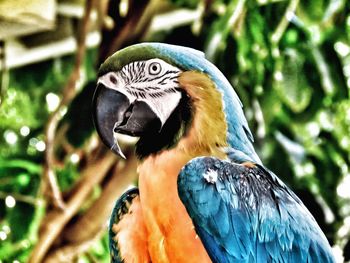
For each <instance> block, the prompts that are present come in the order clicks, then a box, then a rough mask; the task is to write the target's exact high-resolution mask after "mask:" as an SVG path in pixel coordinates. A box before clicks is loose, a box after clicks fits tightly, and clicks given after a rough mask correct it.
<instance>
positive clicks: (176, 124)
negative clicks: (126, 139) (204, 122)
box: [136, 90, 193, 159]
mask: <svg viewBox="0 0 350 263" xmlns="http://www.w3.org/2000/svg"><path fill="white" fill-rule="evenodd" d="M181 93H182V94H181V99H180V102H179V104H178V105H177V107H176V108H175V110H174V111H173V112H172V114H171V115H170V116H169V118H168V119H167V121H166V122H165V123H164V125H163V127H162V129H161V130H160V132H153V133H149V134H145V135H143V136H142V137H140V139H139V141H138V142H137V144H136V155H137V156H138V158H140V159H143V158H145V157H147V156H149V155H151V154H155V153H158V152H160V151H162V150H165V149H169V148H172V147H174V146H176V145H177V143H178V142H179V140H180V139H181V138H182V137H184V136H186V134H187V132H188V129H189V127H190V125H191V123H192V117H193V107H192V101H191V98H190V97H189V96H188V95H187V94H186V92H185V91H183V90H181Z"/></svg>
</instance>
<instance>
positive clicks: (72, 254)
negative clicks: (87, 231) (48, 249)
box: [44, 231, 104, 263]
mask: <svg viewBox="0 0 350 263" xmlns="http://www.w3.org/2000/svg"><path fill="white" fill-rule="evenodd" d="M103 233H104V231H100V232H98V233H97V234H96V235H95V236H93V237H92V238H90V239H89V240H86V241H85V242H82V243H78V244H70V245H67V246H64V247H62V248H60V249H59V250H55V251H54V252H52V253H50V254H49V256H48V257H47V258H46V259H45V260H44V262H45V263H58V262H62V263H63V262H73V260H74V259H75V258H76V257H77V256H78V255H80V254H82V253H84V252H86V251H87V250H88V249H89V248H90V247H91V245H93V244H94V242H95V241H96V240H98V239H99V238H101V236H102V234H103Z"/></svg>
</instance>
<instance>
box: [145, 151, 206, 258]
mask: <svg viewBox="0 0 350 263" xmlns="http://www.w3.org/2000/svg"><path fill="white" fill-rule="evenodd" d="M171 155H172V154H171V153H168V154H167V153H165V154H163V155H162V156H161V157H151V158H148V159H147V161H145V162H144V163H142V164H141V165H140V166H139V174H140V178H139V188H140V198H141V199H140V201H141V206H142V211H143V218H144V223H145V226H146V229H147V233H148V251H149V254H150V257H151V259H152V262H211V261H210V259H209V257H208V255H207V253H206V250H205V249H204V247H203V245H202V242H201V240H200V239H199V238H198V236H197V235H196V232H195V230H194V227H193V224H192V221H191V219H190V217H189V216H188V214H187V211H186V209H185V207H184V205H183V204H182V202H181V200H180V199H179V196H178V191H177V176H178V174H179V172H180V170H181V168H182V167H183V165H184V163H187V161H189V160H187V158H186V157H185V156H178V158H175V160H174V158H170V157H171ZM194 252H195V253H194Z"/></svg>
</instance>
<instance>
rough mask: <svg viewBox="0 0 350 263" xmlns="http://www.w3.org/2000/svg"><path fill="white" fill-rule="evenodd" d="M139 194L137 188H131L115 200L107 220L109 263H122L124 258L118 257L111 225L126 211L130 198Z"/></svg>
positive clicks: (117, 248)
mask: <svg viewBox="0 0 350 263" xmlns="http://www.w3.org/2000/svg"><path fill="white" fill-rule="evenodd" d="M138 195H139V190H138V188H132V189H130V190H128V191H126V192H125V193H124V194H123V195H122V196H121V197H120V198H119V199H118V200H117V202H116V204H115V206H114V208H113V211H112V215H111V218H110V220H109V229H108V236H109V251H110V253H111V263H123V262H124V260H123V259H122V258H121V257H120V254H119V247H118V243H117V242H116V241H115V239H114V236H115V235H116V233H114V232H113V230H112V229H113V225H114V224H118V222H119V221H120V220H121V217H122V216H123V215H124V214H126V213H127V212H128V209H129V206H130V203H131V202H132V200H133V199H134V198H135V197H136V196H138Z"/></svg>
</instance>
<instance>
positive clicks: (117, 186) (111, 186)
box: [45, 157, 136, 262]
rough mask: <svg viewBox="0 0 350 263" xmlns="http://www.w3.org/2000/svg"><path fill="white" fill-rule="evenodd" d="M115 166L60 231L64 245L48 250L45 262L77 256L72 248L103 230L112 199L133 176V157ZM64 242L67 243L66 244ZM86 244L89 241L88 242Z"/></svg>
mask: <svg viewBox="0 0 350 263" xmlns="http://www.w3.org/2000/svg"><path fill="white" fill-rule="evenodd" d="M121 166H122V165H118V166H116V167H115V170H114V173H113V176H112V177H111V178H110V179H109V181H108V182H107V183H106V184H105V187H104V189H103V191H102V194H101V196H100V197H99V198H98V199H97V200H96V201H95V203H94V204H93V205H92V206H91V207H90V208H89V209H88V211H87V212H86V213H85V214H84V215H83V216H81V217H80V218H79V219H78V220H77V221H76V222H75V223H74V224H73V225H71V226H68V227H67V228H66V229H65V230H64V231H63V234H62V235H63V236H64V237H63V239H64V240H63V242H62V243H64V244H65V245H64V246H62V247H59V248H57V249H56V250H54V251H53V252H51V253H50V254H49V255H48V256H47V258H46V260H45V262H60V259H62V258H65V259H67V257H73V256H77V255H78V254H79V253H82V252H83V251H77V250H76V248H77V247H80V246H83V245H84V244H86V243H88V242H89V240H91V239H94V238H95V236H96V235H97V234H98V233H101V232H103V233H105V230H106V229H107V228H106V222H107V221H108V218H109V216H110V214H111V211H112V209H113V206H114V204H115V201H116V199H117V198H118V197H119V196H120V195H121V194H122V192H123V191H124V190H125V189H126V188H127V186H128V185H129V184H131V183H132V182H133V181H134V180H135V179H136V158H135V157H131V158H130V157H128V161H127V163H126V164H125V166H123V167H121ZM67 243H68V245H67ZM89 244H90V243H89Z"/></svg>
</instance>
